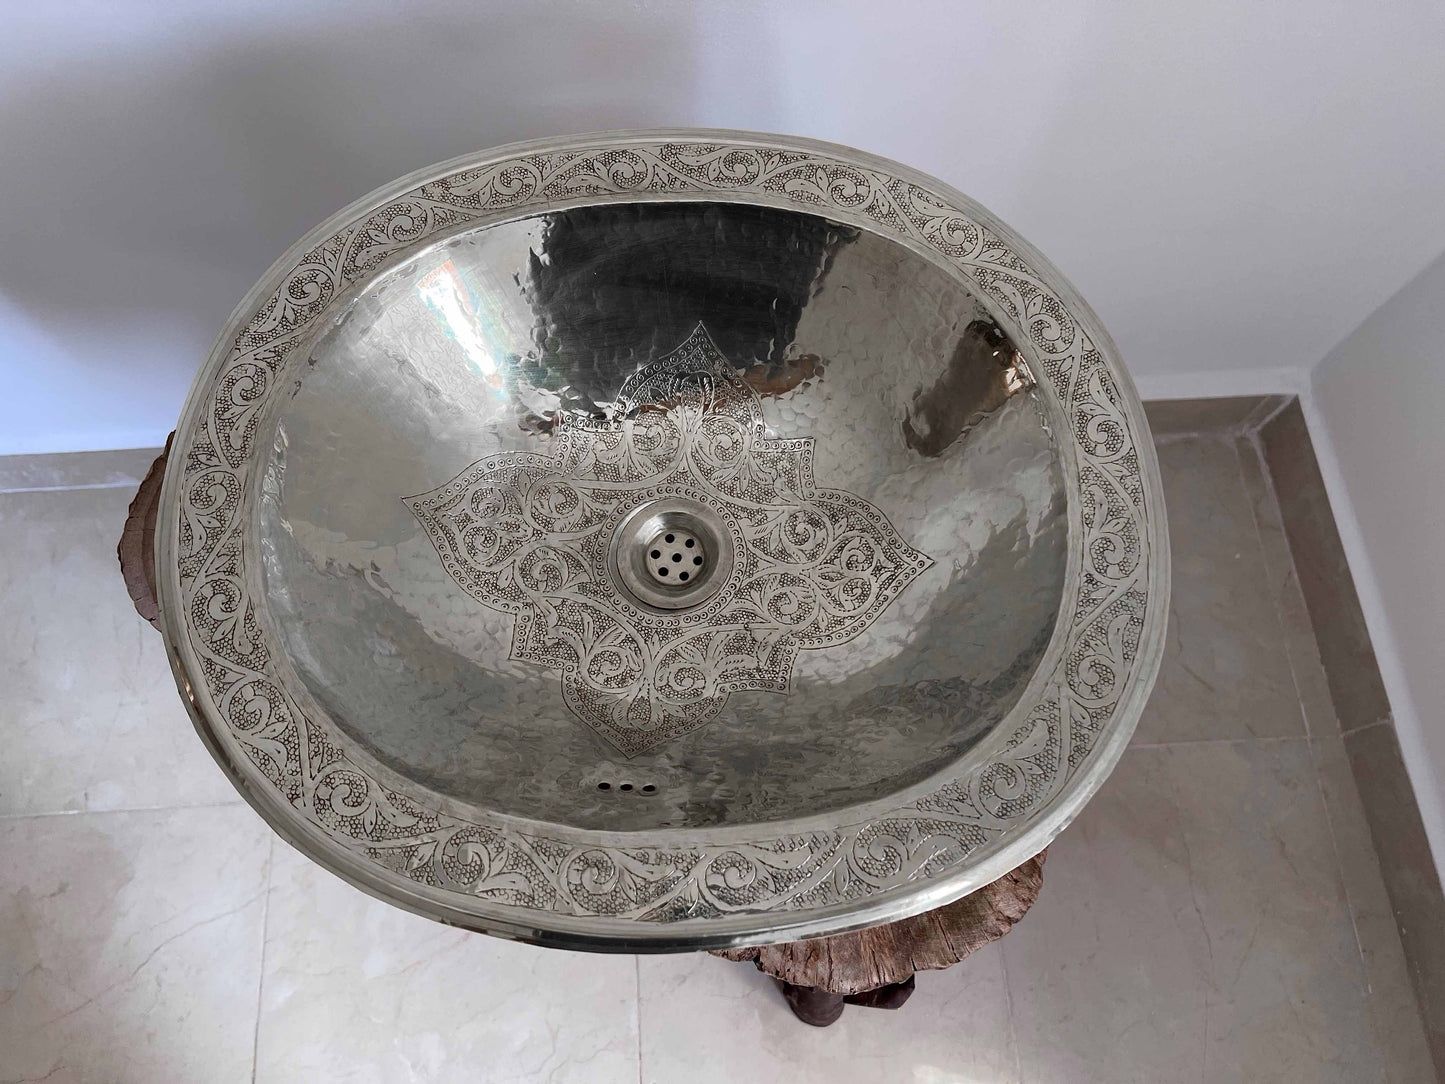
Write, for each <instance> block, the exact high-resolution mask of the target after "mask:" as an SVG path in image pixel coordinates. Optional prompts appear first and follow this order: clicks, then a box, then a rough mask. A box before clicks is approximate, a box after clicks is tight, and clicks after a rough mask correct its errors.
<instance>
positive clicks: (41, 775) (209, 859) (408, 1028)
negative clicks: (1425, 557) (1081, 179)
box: [0, 435, 1434, 1084]
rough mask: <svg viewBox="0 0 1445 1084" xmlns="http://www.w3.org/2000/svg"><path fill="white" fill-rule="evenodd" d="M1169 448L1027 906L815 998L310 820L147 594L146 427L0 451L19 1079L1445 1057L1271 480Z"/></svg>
mask: <svg viewBox="0 0 1445 1084" xmlns="http://www.w3.org/2000/svg"><path fill="white" fill-rule="evenodd" d="M1160 454H1161V459H1162V466H1163V470H1164V482H1165V489H1166V493H1167V497H1168V501H1169V519H1170V529H1171V534H1172V539H1173V546H1174V561H1175V574H1174V603H1173V611H1172V613H1171V615H1170V624H1169V636H1168V653H1167V657H1166V660H1165V663H1164V669H1163V673H1162V674H1161V676H1160V679H1159V684H1158V688H1157V691H1156V693H1155V695H1154V698H1153V700H1152V701H1151V703H1150V706H1149V709H1148V712H1147V714H1146V716H1145V718H1144V719H1143V721H1142V722H1141V724H1140V726H1139V729H1138V732H1137V735H1136V737H1135V739H1134V743H1133V746H1132V747H1131V749H1130V750H1129V751H1128V752H1127V753H1126V754H1125V756H1124V758H1123V760H1122V762H1121V763H1120V765H1119V767H1118V769H1117V771H1116V772H1115V773H1114V775H1113V776H1112V778H1111V779H1110V781H1109V783H1108V784H1107V785H1106V786H1105V787H1104V789H1103V790H1102V791H1101V792H1100V794H1099V795H1098V797H1097V798H1095V799H1094V801H1093V802H1092V803H1091V804H1090V805H1089V806H1088V807H1087V808H1086V809H1085V811H1084V813H1083V814H1082V815H1081V816H1080V817H1079V819H1078V820H1077V821H1076V822H1075V823H1074V824H1073V825H1072V826H1071V827H1070V828H1069V829H1068V831H1067V832H1065V833H1064V835H1063V836H1062V837H1061V838H1060V839H1059V840H1058V841H1057V843H1056V844H1055V845H1054V847H1053V848H1052V850H1051V852H1050V856H1049V861H1048V865H1047V867H1046V869H1045V875H1044V891H1043V895H1042V898H1041V899H1040V901H1039V903H1038V904H1037V905H1036V906H1035V907H1034V909H1033V910H1032V911H1031V912H1030V914H1029V915H1028V916H1027V917H1026V918H1025V919H1024V921H1023V922H1022V923H1021V924H1020V925H1019V926H1018V927H1017V928H1016V929H1015V931H1014V932H1013V933H1012V934H1010V935H1009V936H1008V937H1006V938H1005V939H1004V940H1002V941H1000V942H997V943H995V944H993V945H991V946H989V947H988V948H986V949H985V950H983V951H982V952H979V953H978V954H976V955H975V956H973V957H972V958H970V959H969V960H968V961H966V962H965V963H964V964H962V965H960V966H958V967H955V968H952V969H950V970H948V971H945V972H937V973H927V974H923V975H920V976H919V978H918V988H917V993H916V994H915V995H914V998H913V1000H912V1001H911V1002H909V1004H908V1005H907V1006H906V1007H905V1008H904V1009H903V1010H902V1011H900V1012H897V1013H889V1012H882V1011H877V1010H864V1009H849V1010H848V1011H847V1013H846V1014H845V1015H844V1017H843V1019H842V1020H841V1021H840V1022H839V1023H838V1024H837V1025H835V1026H834V1027H832V1028H828V1029H826V1030H816V1029H811V1028H808V1027H806V1026H804V1025H802V1024H800V1023H798V1022H797V1021H795V1020H794V1019H793V1017H792V1016H791V1015H790V1014H789V1013H788V1012H787V1011H786V1009H785V1008H784V1006H783V1004H782V1002H781V1000H780V999H779V997H778V995H777V992H776V990H775V989H774V988H773V987H772V985H771V983H770V980H767V979H765V978H764V977H763V976H761V975H759V974H758V973H757V972H755V971H754V970H753V969H752V968H751V967H750V966H747V965H741V964H733V963H728V962H726V961H723V960H718V959H714V958H711V957H708V956H703V955H685V956H646V957H636V958H635V957H629V956H595V955H587V954H577V953H564V952H557V951H549V950H543V949H536V948H531V947H529V946H526V945H519V944H513V943H509V942H504V941H500V940H494V939H491V938H487V937H481V936H475V935H469V934H466V933H461V932H458V931H456V930H452V929H448V928H446V927H443V926H440V925H436V924H434V923H430V922H427V921H425V920H422V919H419V918H415V917H413V916H411V915H407V914H404V913H402V912H400V911H397V910H395V909H393V908H390V907H387V906H385V905H383V904H381V903H378V902H376V901H374V900H372V899H370V898H369V897H367V896H364V895H362V894H361V893H359V892H357V891H355V890H353V889H351V888H350V887H348V886H347V885H345V884H343V883H341V882H340V881H338V880H337V879H335V878H334V877H332V876H330V875H329V874H327V873H325V872H323V871H322V870H321V869H319V868H318V867H316V866H314V865H313V864H311V863H309V862H308V861H306V860H304V859H302V858H300V857H299V856H298V855H296V854H295V853H294V852H292V851H291V850H290V849H289V848H288V847H287V846H286V845H285V844H284V843H282V842H280V841H279V840H277V839H275V838H274V837H273V836H272V834H271V833H270V832H269V830H268V829H267V828H266V827H265V826H264V825H263V824H262V823H261V822H260V821H259V819H258V818H257V817H256V816H255V815H254V814H253V813H252V812H251V810H250V809H249V808H248V807H247V806H245V805H244V804H242V803H241V802H240V801H239V800H238V798H237V797H236V795H235V793H234V791H232V789H231V788H230V786H229V785H228V784H227V783H226V782H225V781H224V780H223V778H222V777H221V774H220V772H219V770H218V769H217V768H216V767H215V766H214V764H212V762H211V760H210V759H209V757H208V756H207V754H206V753H205V752H204V750H203V749H202V747H201V744H200V742H199V741H198V740H197V739H196V738H195V736H194V734H193V732H192V730H191V727H190V723H189V721H188V720H187V718H186V715H185V713H184V711H183V710H182V709H181V706H180V704H179V701H178V699H177V697H176V695H175V691H174V687H173V685H172V683H171V679H170V675H169V672H168V668H167V664H166V660H165V656H164V652H163V651H162V648H161V640H160V637H159V636H158V635H157V634H156V633H155V632H154V631H153V630H152V629H151V628H149V627H148V626H147V625H145V624H144V623H143V622H142V621H141V620H140V619H139V618H138V617H136V616H135V614H134V613H133V611H132V610H131V608H130V604H129V602H128V600H127V598H126V595H125V591H124V588H123V586H122V584H121V580H120V576H119V574H118V573H117V570H116V566H115V557H114V549H115V541H116V538H117V536H118V533H119V530H120V525H121V523H122V521H123V519H124V515H125V508H126V504H127V501H128V499H129V497H130V494H131V490H132V488H133V485H134V482H135V480H136V479H137V478H138V477H139V472H140V471H143V469H144V465H145V463H146V462H148V460H149V456H148V455H146V454H142V453H136V452H126V453H108V454H107V455H108V456H109V457H110V458H106V457H95V456H92V457H90V458H88V459H86V460H84V463H83V467H84V469H83V470H81V471H80V474H77V473H76V472H75V471H73V470H67V471H60V470H58V469H55V470H52V469H51V468H50V467H49V466H47V465H46V464H45V463H41V464H39V465H36V464H35V463H33V462H32V463H16V462H12V463H11V464H10V466H9V467H8V468H6V467H5V464H4V461H0V607H3V613H4V616H5V620H4V622H3V623H0V743H3V746H0V748H3V755H0V1082H12V1081H14V1082H18V1081H38V1080H45V1081H50V1082H53V1084H62V1082H70V1081H95V1082H107V1084H109V1082H119V1081H127V1082H128V1081H136V1082H145V1084H155V1082H170V1081H185V1082H189V1081H202V1082H218V1084H224V1082H231V1081H247V1080H253V1081H264V1082H267V1084H270V1082H277V1081H333V1080H334V1081H387V1082H391V1081H414V1080H415V1081H433V1080H445V1081H598V1082H603V1081H608V1082H610V1081H619V1082H633V1081H645V1082H649V1084H653V1082H656V1084H672V1082H685V1084H705V1082H711V1081H726V1082H732V1081H745V1082H750V1084H752V1082H757V1084H761V1082H771V1081H790V1082H791V1081H814V1080H816V1081H828V1082H830V1084H845V1082H849V1081H899V1082H903V1081H908V1082H914V1084H944V1082H965V1081H967V1082H995V1081H997V1082H1004V1081H1040V1082H1052V1081H1110V1082H1115V1081H1194V1080H1198V1081H1228V1080H1248V1081H1347V1082H1360V1081H1387V1080H1388V1081H1425V1080H1431V1079H1434V1077H1433V1073H1432V1070H1431V1066H1430V1061H1429V1056H1428V1052H1427V1049H1426V1045H1425V1038H1424V1033H1423V1030H1422V1028H1421V1025H1420V1022H1419V1016H1418V1013H1417V1011H1416V1008H1415V1004H1414V1001H1413V999H1412V997H1411V993H1410V987H1409V984H1408V981H1407V977H1406V973H1405V968H1404V961H1403V958H1402V955H1401V950H1400V942H1399V938H1398V935H1397V934H1396V931H1395V927H1394V923H1393V919H1392V917H1391V914H1390V909H1389V903H1388V900H1387V898H1386V896H1385V891H1384V888H1383V885H1382V883H1381V880H1380V874H1379V868H1378V865H1377V863H1376V859H1375V855H1374V852H1373V851H1372V849H1371V846H1370V841H1369V834H1368V830H1367V828H1366V826H1365V822H1364V819H1363V815H1362V813H1361V810H1360V807H1359V798H1358V795H1357V793H1356V791H1355V788H1354V783H1353V781H1352V777H1351V775H1350V772H1349V768H1348V765H1347V763H1346V761H1345V758H1344V754H1343V750H1342V748H1341V745H1340V739H1339V738H1338V736H1337V728H1336V726H1335V724H1334V720H1333V717H1332V715H1331V714H1330V713H1331V711H1332V709H1331V707H1330V700H1329V696H1328V693H1327V691H1326V690H1325V687H1324V677H1323V673H1322V672H1321V671H1320V668H1319V661H1318V657H1317V652H1316V649H1315V646H1314V641H1313V638H1312V634H1311V633H1310V631H1309V624H1308V621H1307V619H1306V618H1305V616H1304V608H1303V604H1302V602H1301V600H1300V598H1299V593H1298V588H1297V586H1296V584H1295V582H1294V574H1293V566H1292V564H1291V563H1290V559H1289V553H1288V550H1287V548H1285V543H1284V539H1283V535H1282V532H1281V528H1280V526H1279V521H1278V512H1277V508H1276V505H1275V502H1274V498H1273V495H1272V492H1271V490H1270V488H1269V483H1268V480H1267V478H1266V477H1265V475H1264V473H1263V472H1262V470H1261V467H1260V463H1259V460H1258V458H1257V456H1256V455H1255V453H1254V450H1253V447H1252V446H1251V445H1250V444H1249V443H1248V442H1246V441H1242V440H1236V439H1234V438H1227V437H1223V436H1218V435H1213V436H1186V437H1171V438H1167V439H1165V440H1163V441H1161V444H1160ZM79 469H80V468H77V470H79ZM87 472H88V473H87ZM77 479H79V481H77ZM77 486H79V488H77Z"/></svg>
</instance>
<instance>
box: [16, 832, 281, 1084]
mask: <svg viewBox="0 0 1445 1084" xmlns="http://www.w3.org/2000/svg"><path fill="white" fill-rule="evenodd" d="M270 849H271V834H270V832H269V830H268V829H267V828H266V827H265V825H263V824H262V823H261V822H260V820H259V819H258V818H257V817H256V816H255V815H254V814H253V813H252V812H251V811H250V809H248V808H246V807H244V806H225V807H219V808H210V809H185V810H153V811H144V812H132V813H105V814H75V815H69V816H51V817H26V818H15V819H10V820H3V821H0V1080H5V1081H11V1080H17V1081H18V1080H41V1079H44V1080H46V1081H47V1082H48V1084H62V1082H89V1081H94V1082H96V1084H120V1082H132V1081H134V1082H136V1084H156V1082H160V1081H167V1082H169V1081H206V1082H208V1084H228V1082H232V1081H237V1082H239V1081H246V1080H249V1079H250V1075H251V1051H252V1045H253V1042H254V1038H255V1022H256V994H257V987H258V982H259V979H260V945H261V925H262V908H263V906H264V901H265V883H266V867H267V861H268V858H269V855H270Z"/></svg>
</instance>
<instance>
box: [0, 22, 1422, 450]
mask: <svg viewBox="0 0 1445 1084" xmlns="http://www.w3.org/2000/svg"><path fill="white" fill-rule="evenodd" d="M1442 55H1445V6H1442V5H1439V4H1436V3H1433V2H1420V3H1412V2H1407V0H1392V2H1388V3H1381V2H1379V0H1352V2H1349V3H1341V2H1330V0H1297V2H1295V3H1288V2H1283V3H1276V4H1260V3H1257V2H1254V0H1214V2H1211V3H1185V4H1169V3H1162V4H1161V3H1158V2H1157V0H1147V2H1139V3H1126V2H1105V0H1060V2H1054V3H1050V2H1047V0H1044V2H1036V3H1021V4H1004V3H994V2H987V3H984V2H976V3H975V2H958V0H953V2H945V3H924V2H908V0H893V2H887V3H878V2H877V0H866V2H865V0H860V2H824V0H787V2H781V0H746V2H724V0H709V2H702V0H698V2H696V3H693V2H687V3H683V2H676V3H673V2H637V0H632V2H624V0H611V2H600V0H599V2H571V3H562V2H543V3H532V4H523V3H516V2H503V0H470V2H460V0H458V2H453V3H436V2H432V3H421V2H409V3H396V2H395V0H355V2H351V3H346V4H335V3H323V2H320V0H225V2H218V3H200V2H192V3H180V4H176V3H159V2H147V3H140V2H136V0H129V2H126V0H106V2H103V3H94V4H85V3H76V2H54V0H49V2H39V3H37V2H32V3H18V2H17V3H12V4H7V5H6V7H5V35H4V37H3V41H0V376H3V378H4V382H3V389H4V390H3V392H0V454H3V453H7V452H24V451H55V450H65V449H80V448H97V447H115V446H125V445H132V446H133V445H143V444H154V443H158V442H159V441H160V439H161V438H162V437H163V436H164V434H165V433H166V431H167V430H168V429H169V428H170V427H171V425H172V423H173V422H174V419H175V416H176V414H177V413H178V411H179V407H180V403H181V399H182V397H183V395H184V392H185V388H186V385H187V383H188V381H189V379H190V376H191V373H192V371H193V369H194V367H195V365H196V364H197V363H198V361H199V360H200V358H201V357H202V355H203V354H204V353H205V352H206V350H207V348H208V346H209V344H210V340H211V338H212V336H213V335H214V334H215V332H216V330H217V329H218V328H219V327H220V325H221V323H222V322H223V321H224V319H225V317H226V315H227V313H228V312H229V311H230V308H231V306H232V305H233V304H234V303H235V302H236V301H237V300H238V299H239V298H240V297H241V295H242V294H243V293H244V292H245V290H246V289H247V288H248V287H249V285H250V284H251V283H252V282H253V281H254V280H255V279H256V278H257V277H258V276H259V275H260V273H261V272H262V271H263V270H264V269H265V267H266V266H267V264H269V263H270V261H271V260H272V259H273V258H274V257H275V256H277V255H278V254H279V253H280V252H281V251H282V250H283V249H284V248H285V247H286V246H287V245H288V244H289V243H290V242H291V241H293V240H294V239H295V238H297V237H298V236H300V235H301V233H303V232H304V231H305V230H306V229H307V228H309V227H310V226H311V225H313V224H314V223H316V222H317V221H319V220H320V219H322V218H323V217H325V216H326V215H327V214H329V213H330V212H331V211H333V210H335V209H337V208H338V207H340V206H342V205H343V204H345V203H346V202H347V201H349V200H351V199H353V198H355V197H356V196H359V195H361V194H363V193H364V192H366V191H367V190H369V189H371V188H373V187H375V186H377V185H379V184H382V183H384V182H386V181H388V180H390V179H391V178H393V177H395V176H398V175H400V174H402V173H404V172H406V171H408V170H411V169H413V168H416V167H419V166H421V165H425V164H427V163H430V162H434V161H438V160H441V159H444V158H447V157H451V156H453V155H457V154H461V153H464V152H467V151H470V150H475V149H478V148H482V147H486V146H490V145H494V144H497V143H500V142H504V141H509V140H515V139H522V138H530V137H535V136H544V135H550V134H557V133H562V132H568V131H579V130H589V129H597V128H604V127H620V126H641V125H671V124H690V125H713V126H727V127H742V128H759V129H768V130H774V131H784V132H792V133H797V134H802V135H808V136H815V137H819V138H823V139H831V140H837V141H839V142H843V143H849V144H853V145H856V146H859V147H863V148H866V149H868V150H871V151H876V152H878V153H881V154H885V155H890V156H893V157H896V158H899V159H902V160H904V161H907V162H909V163H910V164H913V165H916V166H918V167H920V168H922V169H926V170H929V171H931V172H933V173H936V174H937V175H939V176H941V177H943V178H944V179H946V180H948V181H950V182H952V183H954V184H956V185H957V186H959V187H960V188H962V189H964V190H965V191H967V192H969V193H970V194H972V195H974V196H975V197H977V198H978V199H980V200H982V201H983V202H984V203H985V204H986V205H988V206H989V207H991V208H992V209H993V210H994V211H996V212H998V213H999V214H1000V215H1002V216H1003V217H1004V218H1005V219H1006V220H1007V221H1009V222H1011V223H1012V224H1013V225H1015V226H1016V227H1018V228H1019V229H1020V230H1021V231H1022V232H1023V233H1024V234H1025V236H1027V237H1029V238H1030V239H1031V240H1033V241H1034V242H1035V243H1037V244H1038V245H1039V246H1040V247H1041V248H1042V249H1043V250H1044V251H1045V252H1047V253H1049V254H1050V256H1051V257H1052V258H1053V259H1054V260H1055V261H1056V262H1057V263H1059V264H1060V266H1062V267H1063V269H1064V271H1065V272H1066V273H1067V274H1068V275H1069V276H1070V277H1071V278H1073V279H1074V280H1075V282H1076V283H1077V284H1078V286H1079V287H1080V288H1081V289H1082V291H1083V292H1084V294H1085V296H1087V297H1088V298H1089V299H1090V300H1091V302H1092V303H1093V304H1094V305H1095V307H1096V308H1098V309H1099V310H1100V313H1101V314H1102V316H1103V318H1104V320H1105V322H1106V323H1107V324H1108V325H1109V327H1110V328H1111V329H1112V330H1113V332H1114V335H1115V337H1116V338H1117V339H1118V340H1119V342H1120V344H1121V346H1122V348H1123V351H1124V355H1125V358H1126V359H1127V360H1128V362H1129V363H1130V365H1131V367H1132V368H1133V369H1134V370H1135V372H1136V373H1137V374H1139V375H1140V376H1141V377H1142V378H1143V379H1142V380H1141V385H1142V386H1143V387H1144V388H1145V389H1146V391H1148V390H1153V391H1155V392H1157V393H1161V394H1170V393H1171V390H1172V393H1174V394H1179V393H1187V394H1199V393H1201V392H1207V391H1208V390H1209V389H1210V388H1218V389H1222V390H1225V391H1228V390H1231V389H1234V390H1239V389H1241V388H1243V389H1244V390H1254V389H1257V388H1258V387H1259V386H1260V384H1261V381H1262V382H1263V383H1264V384H1270V383H1271V382H1273V381H1275V376H1274V375H1272V374H1278V373H1281V372H1283V373H1286V374H1288V373H1303V372H1304V371H1305V369H1306V368H1307V367H1308V366H1309V365H1310V364H1312V363H1313V362H1314V361H1315V360H1316V359H1317V358H1319V357H1321V356H1322V355H1323V354H1324V353H1325V351H1326V350H1328V349H1329V347H1330V346H1331V344H1333V343H1335V342H1337V341H1338V340H1339V339H1340V338H1341V336H1343V335H1344V334H1345V333H1346V332H1347V331H1348V330H1349V329H1350V328H1351V327H1353V326H1355V325H1356V324H1358V323H1359V321H1360V320H1361V319H1363V318H1364V316H1365V315H1366V314H1367V313H1368V312H1369V311H1370V310H1371V309H1373V308H1374V307H1375V306H1376V305H1378V304H1379V303H1380V302H1381V301H1383V300H1384V299H1385V298H1386V297H1388V296H1389V295H1390V294H1391V293H1393V292H1394V291H1395V290H1396V289H1397V288H1398V287H1399V286H1400V285H1401V284H1402V283H1403V282H1405V281H1406V280H1407V279H1409V278H1410V276H1411V275H1412V274H1414V273H1415V272H1416V271H1418V270H1419V268H1421V267H1422V266H1424V265H1425V264H1426V263H1427V262H1428V261H1429V260H1430V259H1431V258H1432V257H1433V256H1434V255H1435V254H1436V253H1438V252H1439V251H1440V250H1441V249H1442V248H1445V200H1442V199H1440V192H1439V189H1440V181H1441V178H1442V177H1445V124H1441V123H1440V116H1439V113H1440V107H1441V103H1442V102H1445V63H1442V62H1441V60H1440V57H1441V56H1442ZM1201 374H1203V377H1204V378H1205V382H1204V383H1203V384H1200V383H1199V380H1200V378H1201ZM1219 374H1223V375H1222V376H1220V375H1219ZM1260 374H1264V375H1263V376H1261V375H1260ZM1216 376H1218V380H1217V381H1216V380H1215V377H1216ZM1181 381H1182V383H1181ZM1241 381H1243V383H1241Z"/></svg>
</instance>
